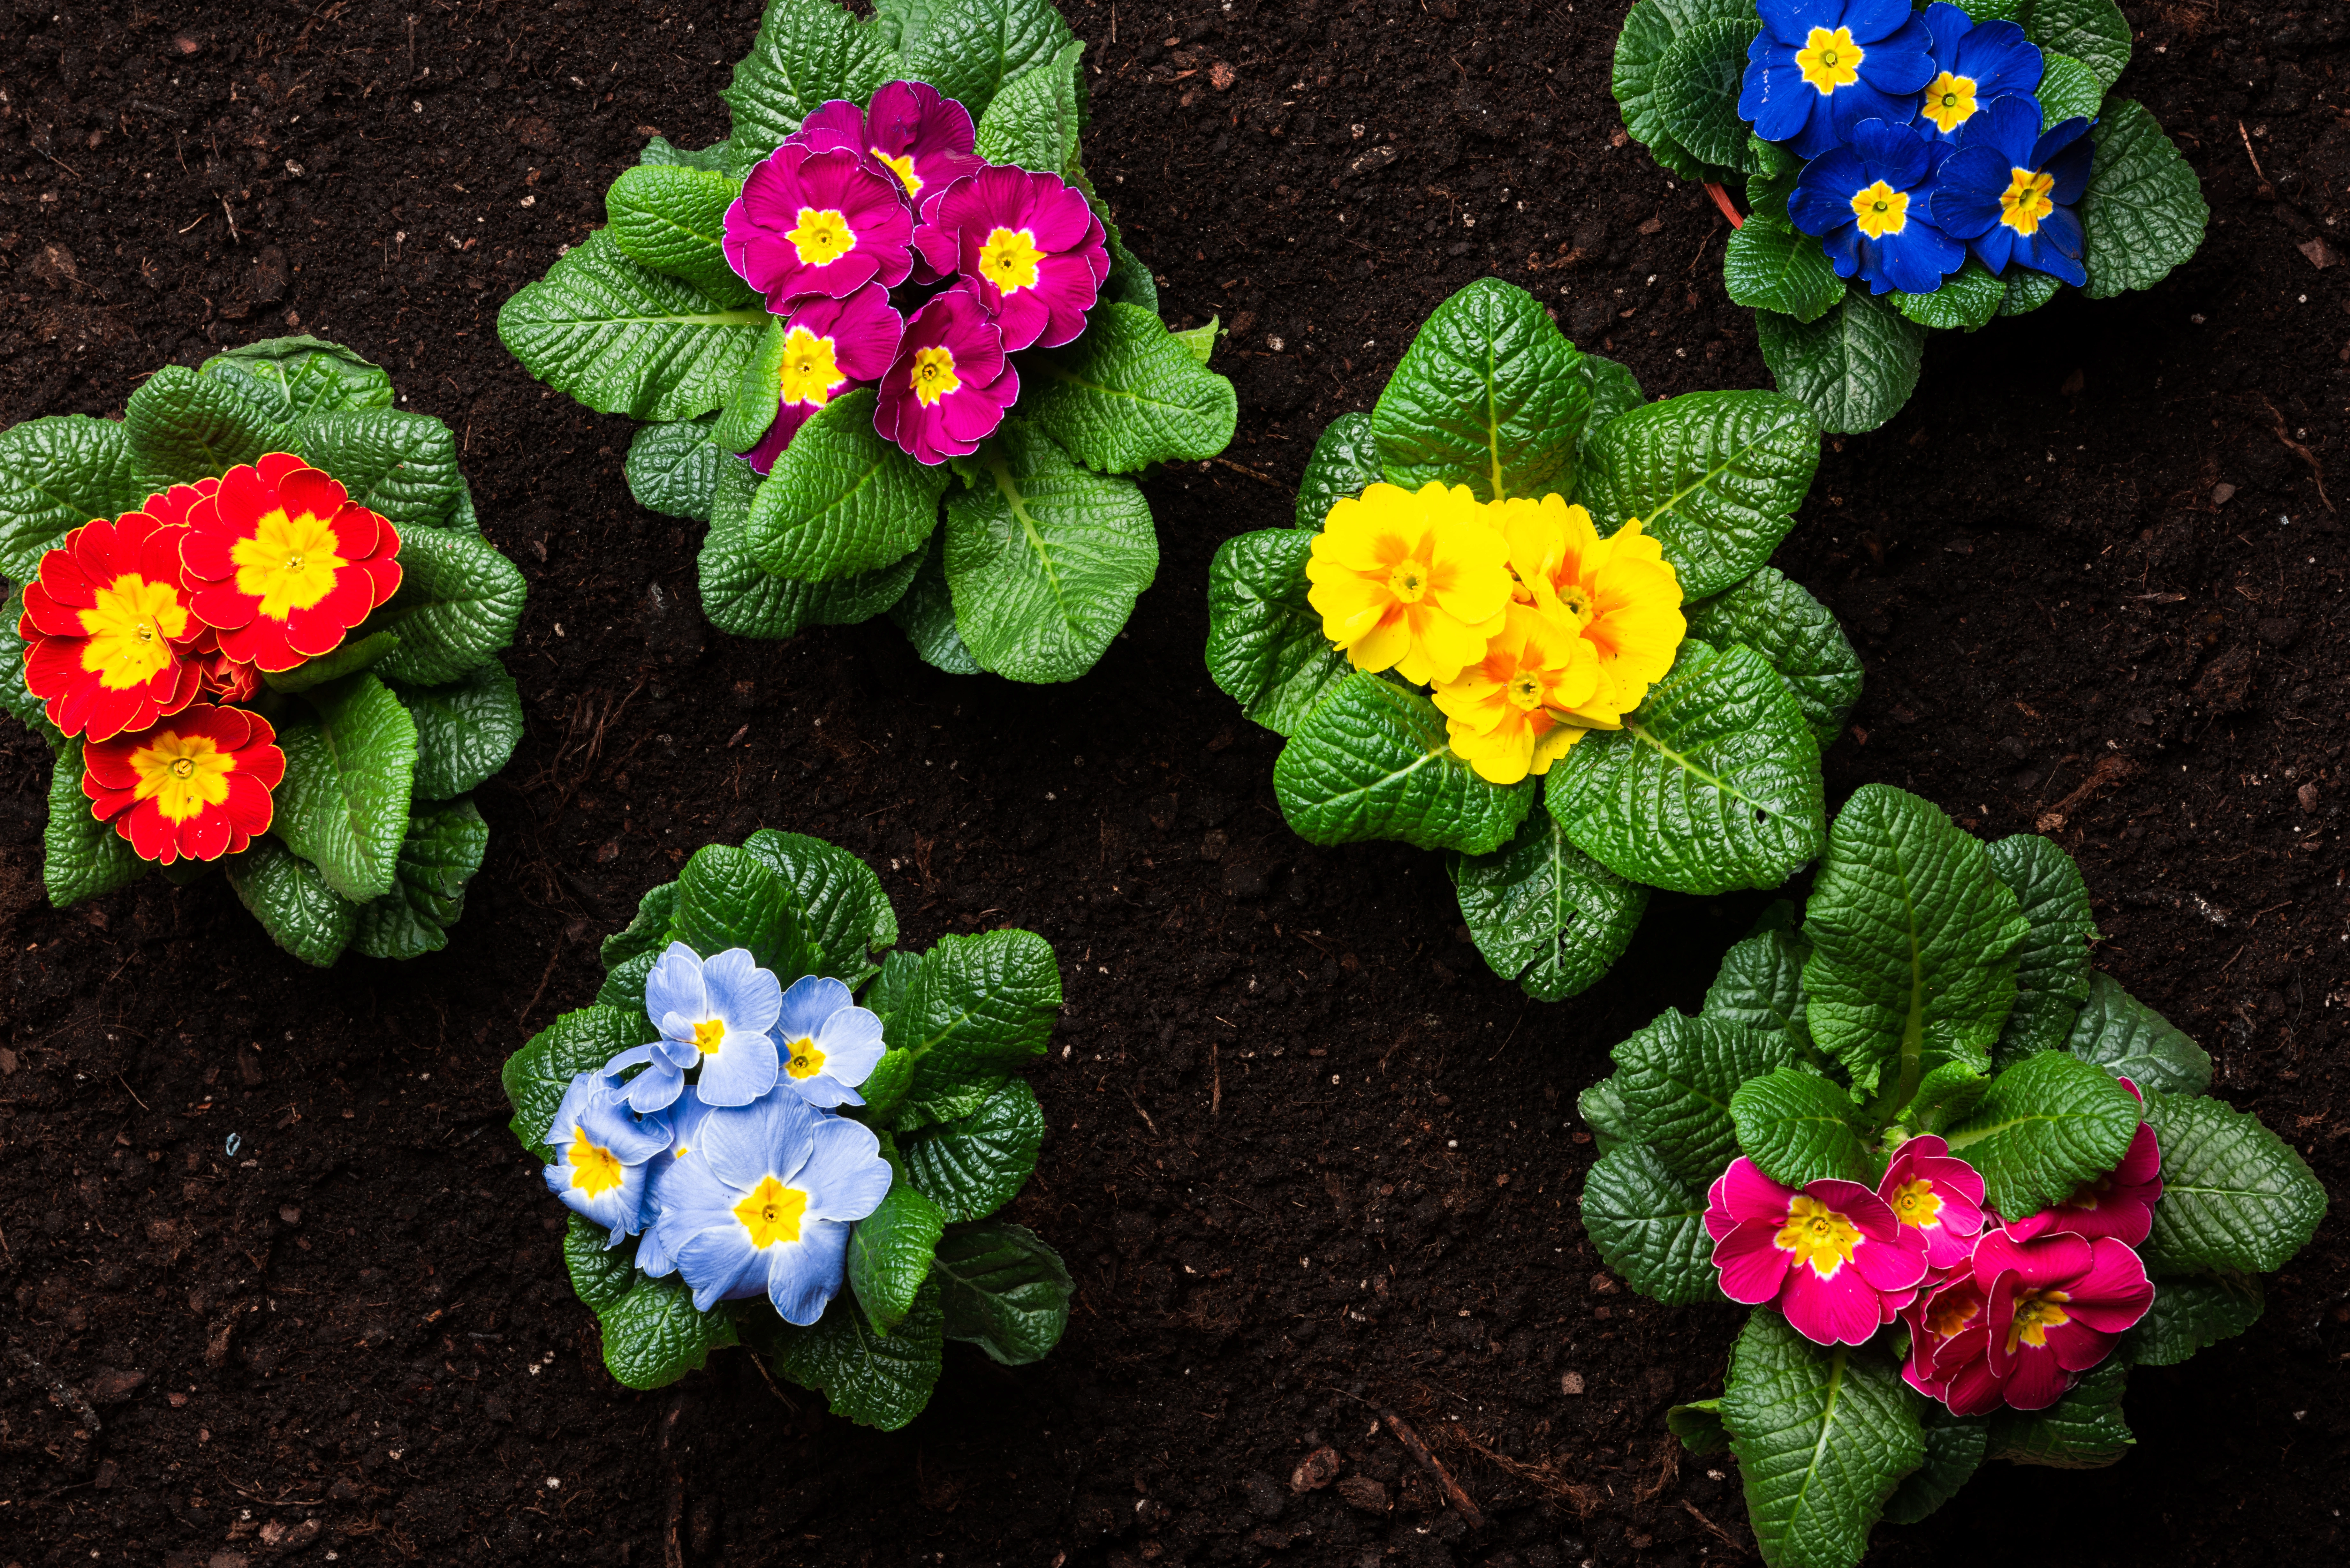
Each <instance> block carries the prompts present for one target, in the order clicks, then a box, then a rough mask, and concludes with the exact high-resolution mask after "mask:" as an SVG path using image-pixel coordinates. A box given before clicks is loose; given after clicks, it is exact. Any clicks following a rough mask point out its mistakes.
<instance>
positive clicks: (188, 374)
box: [122, 365, 294, 482]
mask: <svg viewBox="0 0 2350 1568" xmlns="http://www.w3.org/2000/svg"><path fill="white" fill-rule="evenodd" d="M122 431H123V434H125V435H126V436H128V437H129V438H130V451H131V454H132V456H133V457H135V458H136V459H137V461H138V463H139V466H140V468H141V469H143V470H145V471H146V472H149V473H168V474H170V475H171V476H172V478H173V479H176V480H182V481H188V482H193V481H195V480H198V479H202V478H203V477H205V476H206V475H208V474H209V475H214V476H217V475H219V474H224V473H226V472H228V471H229V470H230V469H232V468H234V467H235V466H236V465H237V464H238V463H241V462H255V461H256V460H257V459H259V458H260V457H261V455H262V454H263V453H264V452H291V451H293V450H294V432H293V431H290V430H288V429H287V428H286V426H285V425H282V424H280V423H278V422H277V421H275V420H272V419H269V418H267V417H265V415H264V413H263V412H262V410H261V409H260V408H259V407H258V406H256V405H255V403H254V401H253V400H251V399H249V398H247V397H246V396H245V395H244V393H243V392H241V391H239V390H237V389H235V388H234V387H232V386H230V385H229V384H228V383H227V382H225V381H217V380H214V379H212V378H211V377H209V376H200V375H198V374H197V373H196V372H195V371H193V370H191V369H188V368H187V367H186V366H185V365H166V366H164V367H163V368H162V369H160V370H158V371H156V372H155V373H154V374H153V375H151V376H150V377H148V378H147V379H146V380H144V381H142V382H140V385H139V389H137V390H136V391H134V392H132V393H131V394H130V401H129V402H127V403H126V404H124V405H123V410H122Z"/></svg>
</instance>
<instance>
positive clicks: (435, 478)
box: [291, 409, 465, 556]
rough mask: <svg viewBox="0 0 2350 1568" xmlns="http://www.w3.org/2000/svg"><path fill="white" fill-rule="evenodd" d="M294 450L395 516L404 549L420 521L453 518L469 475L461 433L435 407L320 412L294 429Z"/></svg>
mask: <svg viewBox="0 0 2350 1568" xmlns="http://www.w3.org/2000/svg"><path fill="white" fill-rule="evenodd" d="M294 439H295V441H296V442H297V443H298V444H297V445H296V447H295V448H293V449H291V450H293V451H295V452H297V453H298V454H299V455H300V456H301V458H302V459H303V461H305V462H308V463H309V464H310V465H311V466H312V467H314V468H323V469H325V470H326V471H327V472H328V473H330V474H332V475H334V477H335V480H336V483H339V484H340V485H341V486H342V487H343V488H344V489H345V490H346V491H348V492H349V493H350V498H351V499H352V500H353V501H356V502H358V503H359V504H360V505H362V506H364V507H366V508H368V510H369V511H370V512H379V513H381V514H383V515H384V516H386V517H388V518H390V519H391V522H392V525H393V526H394V527H396V528H397V529H398V530H399V531H400V544H401V546H402V548H401V554H402V555H403V556H405V555H406V545H407V543H408V537H409V535H410V534H411V531H413V530H414V529H416V528H418V527H429V528H439V527H442V526H443V525H445V524H447V523H448V522H449V519H450V517H451V515H452V514H454V513H455V511H456V509H457V493H458V492H459V491H460V490H462V489H463V487H464V483H465V478H464V475H463V474H462V473H460V472H457V438H456V436H455V435H454V434H453V433H452V432H451V431H450V429H449V427H448V426H447V425H444V424H442V422H441V421H439V420H436V419H434V418H433V417H432V415H431V414H411V413H408V412H405V411H403V410H399V409H348V410H338V411H335V412H331V413H322V414H317V415H314V416H313V417H311V418H310V419H307V420H306V421H303V423H302V426H301V428H300V429H299V430H298V431H295V432H294Z"/></svg>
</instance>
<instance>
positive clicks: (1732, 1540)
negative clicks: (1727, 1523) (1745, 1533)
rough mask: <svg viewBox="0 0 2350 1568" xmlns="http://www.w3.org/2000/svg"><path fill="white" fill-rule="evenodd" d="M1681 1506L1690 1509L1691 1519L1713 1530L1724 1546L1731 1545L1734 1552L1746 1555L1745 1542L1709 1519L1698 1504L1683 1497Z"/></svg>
mask: <svg viewBox="0 0 2350 1568" xmlns="http://www.w3.org/2000/svg"><path fill="white" fill-rule="evenodd" d="M1681 1506H1682V1507H1683V1508H1685V1509H1687V1510H1689V1514H1690V1518H1691V1519H1694V1520H1696V1521H1698V1522H1699V1523H1700V1524H1702V1525H1704V1526H1705V1527H1706V1528H1707V1529H1708V1530H1711V1531H1712V1532H1713V1533H1714V1535H1715V1537H1716V1538H1717V1539H1719V1540H1720V1541H1721V1543H1722V1544H1723V1545H1724V1546H1727V1547H1729V1548H1730V1549H1731V1551H1732V1552H1737V1553H1738V1554H1739V1555H1740V1556H1742V1557H1743V1556H1745V1555H1746V1546H1745V1543H1744V1542H1741V1541H1740V1540H1739V1539H1738V1537H1736V1536H1734V1535H1732V1534H1731V1533H1730V1532H1728V1531H1727V1530H1724V1529H1722V1528H1721V1526H1720V1525H1718V1524H1716V1523H1714V1521H1711V1520H1710V1519H1708V1518H1707V1517H1706V1516H1705V1515H1703V1514H1702V1513H1700V1512H1699V1511H1697V1504H1695V1503H1693V1502H1691V1501H1690V1500H1689V1499H1687V1498H1683V1499H1681Z"/></svg>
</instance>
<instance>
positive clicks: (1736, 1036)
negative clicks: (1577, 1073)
mask: <svg viewBox="0 0 2350 1568" xmlns="http://www.w3.org/2000/svg"><path fill="white" fill-rule="evenodd" d="M1614 1054H1615V1058H1616V1067H1617V1073H1616V1080H1615V1081H1616V1092H1617V1095H1618V1096H1620V1097H1621V1099H1622V1101H1623V1105H1624V1114H1625V1116H1626V1117H1627V1119H1628V1121H1629V1123H1630V1126H1631V1129H1632V1132H1633V1134H1634V1136H1635V1137H1638V1138H1639V1140H1640V1141H1641V1142H1642V1143H1645V1144H1647V1145H1648V1146H1649V1147H1652V1148H1653V1149H1655V1150H1656V1152H1657V1156H1658V1158H1660V1159H1662V1160H1663V1161H1664V1162H1665V1164H1666V1166H1667V1167H1668V1168H1670V1169H1671V1170H1672V1172H1673V1173H1674V1174H1675V1175H1677V1176H1679V1178H1680V1179H1682V1180H1684V1181H1688V1182H1691V1183H1694V1184H1695V1185H1696V1186H1697V1187H1699V1188H1700V1189H1702V1188H1703V1187H1705V1185H1706V1184H1707V1183H1709V1182H1711V1180H1712V1179H1714V1178H1715V1177H1717V1176H1720V1175H1721V1169H1722V1167H1724V1166H1726V1165H1728V1164H1729V1163H1730V1161H1731V1158H1732V1157H1733V1156H1735V1155H1736V1154H1737V1152H1738V1135H1737V1132H1736V1129H1735V1127H1734V1126H1733V1124H1732V1122H1731V1114H1730V1106H1731V1097H1732V1096H1735V1095H1736V1094H1737V1093H1738V1086H1739V1085H1742V1084H1743V1083H1745V1082H1747V1081H1748V1080H1749V1079H1752V1078H1760V1077H1763V1076H1764V1075H1767V1074H1769V1073H1772V1072H1773V1071H1775V1070H1777V1069H1778V1068H1781V1067H1784V1066H1787V1065H1789V1064H1792V1063H1793V1062H1794V1057H1795V1048H1794V1045H1792V1044H1789V1043H1788V1041H1787V1039H1786V1037H1785V1036H1784V1035H1781V1034H1770V1033H1764V1032H1763V1031H1762V1030H1760V1029H1750V1028H1748V1027H1746V1026H1745V1025H1744V1024H1742V1023H1725V1022H1724V1021H1722V1020H1721V1019H1719V1018H1704V1017H1699V1018H1691V1017H1690V1016H1689V1015H1688V1014H1687V1013H1683V1012H1675V1011H1674V1010H1672V1009H1670V1008H1667V1009H1666V1010H1665V1011H1664V1012H1660V1013H1659V1014H1658V1015H1657V1016H1656V1018H1655V1019H1654V1020H1652V1021H1651V1022H1650V1023H1649V1024H1648V1027H1647V1028H1645V1029H1643V1030H1641V1031H1640V1032H1639V1033H1637V1034H1634V1035H1632V1036H1630V1037H1629V1038H1627V1039H1626V1040H1624V1041H1622V1042H1620V1043H1619V1044H1617V1047H1616V1050H1615V1053H1614Z"/></svg>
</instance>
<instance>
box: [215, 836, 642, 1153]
mask: <svg viewBox="0 0 2350 1568" xmlns="http://www.w3.org/2000/svg"><path fill="white" fill-rule="evenodd" d="M262 843H263V841H261V840H255V844H254V847H255V848H256V849H257V848H259V847H261V845H262ZM233 879H234V867H232V880H233ZM659 1033H660V1031H658V1030H656V1029H655V1028H654V1027H653V1026H652V1024H651V1023H649V1022H648V1021H647V1020H646V1018H645V1010H644V1008H643V1007H642V1006H638V1007H635V1008H621V1007H603V1006H597V1007H582V1008H577V1009H575V1010H573V1011H572V1012H567V1013H564V1014H563V1015H562V1016H561V1017H559V1018H557V1019H556V1021H555V1022H554V1023H550V1024H548V1025H547V1026H546V1028H544V1029H542V1030H540V1031H539V1032H538V1033H536V1034H534V1035H532V1036H531V1037H530V1040H529V1042H528V1043H527V1044H525V1045H524V1046H523V1048H522V1049H521V1050H519V1051H517V1052H515V1054H513V1055H511V1056H509V1057H507V1058H506V1061H505V1065H504V1067H503V1068H502V1069H500V1071H499V1074H498V1077H499V1082H500V1083H501V1084H502V1085H504V1088H505V1092H506V1103H507V1104H508V1105H510V1106H513V1107H514V1113H515V1114H514V1116H512V1117H511V1118H510V1119H509V1120H508V1121H507V1123H506V1129H507V1130H508V1131H509V1132H511V1133H513V1134H514V1135H515V1137H516V1138H518V1139H520V1140H521V1142H522V1146H523V1147H525V1148H526V1149H528V1150H530V1151H531V1153H533V1154H534V1155H537V1156H539V1157H540V1158H546V1156H548V1155H550V1154H552V1153H553V1152H554V1151H553V1150H551V1149H549V1148H548V1147H546V1134H547V1129H548V1128H550V1127H553V1126H554V1125H555V1113H556V1111H557V1110H559V1109H561V1108H562V1106H563V1096H564V1092H565V1091H566V1090H567V1089H569V1088H570V1087H571V1080H572V1079H574V1078H576V1077H577V1076H578V1075H580V1074H582V1073H592V1072H595V1071H597V1070H598V1069H599V1068H601V1067H602V1066H603V1065H604V1064H605V1063H607V1062H608V1061H610V1060H611V1059H612V1058H613V1057H615V1056H617V1055H619V1054H620V1053H621V1052H623V1051H626V1050H628V1049H629V1047H630V1046H632V1045H641V1044H644V1043H645V1042H646V1041H648V1040H651V1039H653V1038H654V1037H655V1036H656V1035H658V1034H659Z"/></svg>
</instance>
